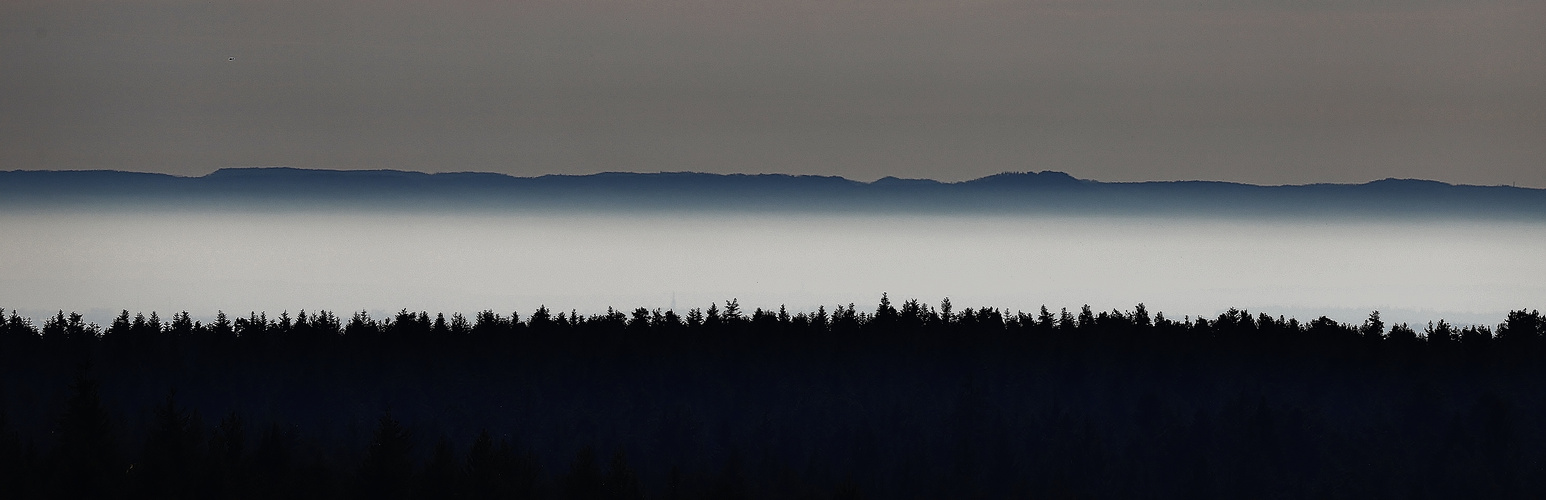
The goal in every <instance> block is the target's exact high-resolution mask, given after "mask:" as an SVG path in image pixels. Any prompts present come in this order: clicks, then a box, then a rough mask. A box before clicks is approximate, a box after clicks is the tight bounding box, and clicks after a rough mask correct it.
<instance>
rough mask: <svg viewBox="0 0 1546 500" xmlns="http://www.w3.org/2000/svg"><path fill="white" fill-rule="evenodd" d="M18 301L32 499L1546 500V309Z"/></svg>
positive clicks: (14, 330)
mask: <svg viewBox="0 0 1546 500" xmlns="http://www.w3.org/2000/svg"><path fill="white" fill-rule="evenodd" d="M3 313H4V310H0V372H3V373H4V377H3V386H0V491H4V492H5V495H4V496H5V497H6V498H17V499H21V498H469V499H470V498H1002V497H1011V496H1019V497H1024V496H1036V497H1047V496H1050V497H1081V498H1094V497H1150V498H1171V497H1187V498H1244V497H1283V498H1303V497H1317V498H1336V497H1349V498H1351V497H1357V498H1368V497H1404V498H1453V497H1458V496H1485V497H1495V498H1507V497H1529V496H1534V495H1535V494H1537V493H1538V492H1540V491H1546V429H1542V428H1541V427H1540V426H1539V425H1535V423H1537V422H1541V421H1546V398H1543V397H1542V396H1543V395H1546V390H1543V388H1542V384H1543V381H1546V363H1543V361H1546V318H1543V317H1542V316H1541V314H1540V313H1539V312H1538V311H1525V310H1519V311H1513V312H1510V313H1509V314H1508V316H1507V317H1506V318H1504V321H1503V322H1502V323H1501V324H1499V325H1497V326H1496V327H1487V326H1477V325H1471V326H1463V327H1457V326H1455V325H1451V324H1449V323H1447V322H1445V321H1442V320H1441V321H1438V322H1436V323H1429V324H1427V325H1419V326H1418V327H1416V328H1414V327H1411V326H1408V325H1406V324H1397V325H1386V324H1384V322H1383V321H1381V319H1380V317H1379V313H1378V312H1375V313H1371V314H1370V315H1369V317H1368V319H1367V320H1365V321H1364V322H1363V323H1360V324H1342V323H1338V322H1335V321H1333V320H1330V319H1328V318H1325V317H1320V318H1316V319H1314V320H1311V321H1309V322H1300V321H1298V320H1296V319H1286V318H1283V317H1281V316H1279V317H1272V316H1269V315H1266V314H1254V315H1253V314H1251V313H1249V312H1247V311H1242V310H1235V309H1231V310H1229V311H1227V312H1224V313H1222V314H1220V315H1219V316H1217V317H1216V318H1200V317H1199V318H1192V317H1186V318H1183V319H1179V320H1177V319H1175V318H1168V317H1166V316H1165V315H1164V314H1161V313H1154V314H1152V315H1151V313H1150V312H1149V311H1148V310H1147V309H1146V308H1145V307H1144V306H1143V305H1142V304H1140V305H1138V306H1137V307H1135V308H1134V309H1132V310H1129V311H1121V310H1112V311H1092V310H1091V309H1090V308H1089V307H1088V306H1085V307H1083V308H1081V309H1080V310H1078V311H1068V310H1066V309H1063V310H1059V311H1056V312H1054V311H1051V310H1049V309H1047V308H1045V307H1043V308H1041V309H1040V310H1039V311H1036V312H1033V313H1024V312H1009V311H1004V310H1000V309H996V308H992V307H981V308H965V309H961V310H956V309H954V308H953V305H952V304H951V303H950V301H949V300H948V299H945V300H944V301H942V302H941V303H940V304H939V305H938V306H932V305H928V304H923V303H920V302H919V301H917V300H908V301H905V302H903V303H901V304H899V305H898V304H893V303H892V302H891V300H890V298H889V297H887V296H885V295H882V297H881V300H880V303H879V304H878V305H877V306H876V307H875V308H874V309H873V310H869V309H868V308H865V309H863V310H861V309H858V308H856V307H855V306H854V305H853V304H849V305H846V306H841V307H834V308H832V309H830V310H828V309H826V308H824V307H823V308H820V309H818V310H816V311H815V312H800V313H790V312H788V311H786V310H785V309H784V308H783V307H780V308H779V309H778V310H764V309H755V310H753V311H750V312H747V311H744V310H743V309H742V308H741V306H740V304H739V303H738V302H737V301H735V300H731V301H727V302H725V303H723V304H713V305H710V306H709V307H707V308H705V309H691V310H689V311H687V312H685V313H681V314H679V313H677V312H675V311H669V310H667V311H662V310H659V309H654V310H650V309H644V308H639V309H634V310H633V311H631V312H624V311H618V310H608V311H607V312H606V313H603V314H594V315H581V314H577V313H575V312H574V311H569V312H555V311H552V310H549V309H547V308H546V307H542V308H539V309H537V310H536V311H534V312H532V313H531V314H530V315H528V316H522V315H520V314H517V313H511V314H508V315H505V314H500V313H496V312H494V311H483V312H480V313H477V314H475V315H473V316H472V317H464V316H462V315H460V314H453V315H451V316H450V317H446V316H445V315H443V314H434V315H431V314H429V313H427V312H411V311H408V310H406V309H405V310H402V311H400V312H398V313H396V314H394V315H390V316H389V317H384V318H374V317H371V316H370V315H369V314H367V313H364V312H359V313H353V314H350V315H348V316H347V317H344V316H338V315H335V314H334V313H331V312H327V311H321V312H315V313H308V312H305V311H301V312H297V313H295V314H294V315H291V314H290V313H288V312H285V313H280V314H279V315H278V316H277V317H270V316H268V315H266V314H261V313H251V314H249V315H247V316H245V317H235V318H232V317H228V316H227V315H226V314H224V313H220V314H219V315H218V316H217V318H216V319H215V320H214V321H213V322H211V323H208V324H206V323H202V322H199V321H194V320H192V319H191V317H190V315H189V314H188V313H187V312H181V313H177V314H174V315H172V316H171V317H170V318H162V317H160V316H159V315H158V314H157V313H154V312H152V313H151V314H150V315H149V316H148V317H147V316H145V315H143V314H133V315H131V314H130V313H129V312H128V311H124V312H123V313H122V314H120V315H119V316H118V317H117V318H115V319H114V320H113V321H112V322H111V323H110V324H108V325H106V326H100V325H96V324H90V323H87V322H86V321H85V320H84V319H83V318H82V316H81V315H79V314H66V313H64V312H62V311H61V312H60V313H58V314H57V315H55V316H53V317H50V318H46V319H44V321H43V322H42V324H41V325H38V324H36V323H34V322H33V321H32V320H30V319H27V318H23V317H20V316H19V315H17V314H16V313H15V312H12V313H10V314H9V315H5V314H3ZM1419 329H1420V330H1419Z"/></svg>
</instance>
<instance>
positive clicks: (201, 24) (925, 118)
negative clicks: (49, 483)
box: [0, 0, 1546, 187]
mask: <svg viewBox="0 0 1546 500" xmlns="http://www.w3.org/2000/svg"><path fill="white" fill-rule="evenodd" d="M255 165H290V166H297V167H309V168H396V169H410V170H421V171H432V172H433V171H466V170H476V171H494V172H504V173H510V174H516V175H539V174H546V173H591V172H599V171H611V170H632V171H645V172H652V171H679V170H694V171H707V172H751V173H756V172H782V173H797V174H835V175H842V176H846V177H850V178H854V179H860V180H871V179H875V178H878V177H882V176H886V175H895V176H900V177H927V178H935V179H941V180H959V179H966V178H973V177H979V176H982V175H987V174H992V173H996V172H1001V171H1007V170H1038V171H1039V170H1062V171H1066V172H1069V173H1072V174H1073V175H1075V176H1079V177H1084V178H1094V179H1100V180H1168V179H1217V180H1230V181H1242V182H1252V183H1265V184H1299V183H1310V182H1361V181H1366V180H1372V179H1379V178H1385V177H1418V178H1431V179H1438V180H1443V181H1448V182H1457V183H1471V184H1517V185H1521V186H1534V187H1546V2H1541V1H1539V0H1526V1H1512V0H1503V1H1490V0H1466V1H1447V0H1429V1H1422V0H1417V1H1396V0H1362V1H1356V0H1355V1H1331V0H1302V1H1288V0H1282V1H1274V0H1228V1H1226V0H1141V1H1140V0H1110V1H1105V0H1092V1H1075V0H1067V1H1058V0H1051V1H991V0H958V1H937V0H886V1H881V0H819V1H818V0H809V1H807V0H757V1H709V0H701V1H675V0H670V1H658V0H633V1H593V0H558V1H509V2H507V1H493V0H489V1H481V0H478V1H474V0H441V1H436V2H428V1H417V2H406V1H392V0H386V1H378V0H372V1H364V0H351V1H325V0H299V1H290V0H242V1H230V2H211V1H185V0H127V1H122V0H112V1H89V2H88V1H73V0H49V1H35V0H7V1H6V2H3V3H0V169H5V170H9V169H77V168H112V169H122V170H138V171H156V172H169V173H176V174H184V175H200V174H204V173H207V172H209V171H212V170H214V169H216V168H220V167H227V166H255Z"/></svg>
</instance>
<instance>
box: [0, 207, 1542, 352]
mask: <svg viewBox="0 0 1546 500" xmlns="http://www.w3.org/2000/svg"><path fill="white" fill-rule="evenodd" d="M0 227H3V228H5V237H4V238H3V239H0V261H3V262H4V266H3V268H4V270H3V271H0V307H3V308H6V309H16V310H19V311H20V312H21V313H22V314H23V315H26V316H31V317H33V318H34V319H35V320H37V321H41V320H42V319H43V318H42V316H43V315H45V314H47V315H51V314H53V313H55V312H56V311H59V310H63V311H65V312H67V313H68V312H70V311H79V312H82V313H84V314H86V316H87V319H89V320H92V321H96V322H99V323H105V322H106V321H108V320H109V319H110V317H111V316H112V315H114V314H116V313H117V311H118V310H121V309H127V310H129V311H130V312H131V313H133V312H144V313H145V314H147V315H148V314H149V313H150V312H151V311H157V312H160V313H161V315H162V317H166V316H168V315H170V314H171V313H173V312H177V311H183V310H186V311H189V312H190V313H192V314H193V316H194V317H195V318H205V319H207V318H210V317H213V316H214V315H215V313H216V311H218V310H223V311H225V312H226V313H228V314H232V315H246V314H247V313H248V312H249V311H259V312H267V313H268V314H269V315H271V316H272V315H276V314H278V313H280V312H281V311H290V312H292V313H293V312H295V311H298V310H301V309H305V310H307V311H316V310H319V309H327V310H331V311H334V312H337V313H340V314H342V315H347V314H348V313H349V312H352V311H360V310H365V311H369V312H371V313H372V314H384V313H387V312H389V311H396V310H398V309H401V308H407V309H410V310H414V311H420V310H423V311H428V312H430V313H431V314H433V313H435V312H445V313H447V314H449V313H452V312H462V313H473V312H477V311H480V310H484V309H492V310H494V311H496V312H499V313H501V314H509V313H510V312H512V311H514V312H519V313H521V315H522V316H523V317H524V316H527V315H529V314H530V313H531V311H532V310H534V309H536V308H537V307H538V306H539V305H547V306H548V307H550V308H554V309H558V310H564V311H568V310H570V309H574V310H577V311H579V312H580V313H582V314H590V313H597V312H603V311H605V310H606V308H607V307H616V308H618V309H623V310H632V309H633V308H636V307H641V306H642V307H647V308H652V309H653V308H672V307H675V308H676V309H677V310H678V311H685V310H687V309H689V308H693V307H707V306H708V305H709V304H710V303H721V304H722V303H723V301H725V300H728V299H732V298H735V299H738V300H739V302H740V304H741V306H742V307H743V309H744V310H746V311H751V310H753V309H755V308H759V307H760V308H772V309H777V308H778V307H779V306H780V305H787V307H788V308H789V309H790V311H791V312H794V311H812V310H815V309H816V307H817V306H820V305H825V306H826V307H827V308H828V309H830V308H831V307H832V306H834V305H837V304H843V305H846V304H848V303H850V302H852V303H855V304H856V305H857V307H858V308H859V309H861V310H873V309H874V307H875V303H876V302H877V301H878V300H879V298H880V294H881V293H882V292H887V293H889V294H890V297H891V298H892V300H893V301H898V302H899V301H901V300H906V299H909V298H917V299H919V300H920V301H923V302H925V303H928V304H932V305H936V306H937V305H938V303H939V300H940V299H941V298H943V297H949V298H950V299H951V301H952V302H953V303H954V304H955V307H956V308H957V309H960V308H964V307H980V306H992V307H998V308H1002V309H1006V310H1008V311H1011V312H1012V311H1015V310H1023V311H1027V312H1031V311H1036V310H1037V309H1038V308H1039V307H1041V306H1042V305H1046V306H1047V307H1049V308H1051V309H1052V310H1053V311H1057V310H1058V309H1059V308H1062V307H1067V308H1069V309H1070V310H1077V308H1078V307H1080V306H1081V305H1084V304H1089V305H1090V306H1091V307H1093V308H1095V309H1096V310H1110V309H1113V308H1116V309H1122V310H1129V309H1131V308H1132V307H1133V306H1134V305H1135V304H1137V303H1139V302H1142V303H1144V304H1145V305H1146V306H1147V307H1148V309H1149V310H1150V311H1161V312H1163V313H1165V314H1166V315H1167V316H1169V317H1175V318H1178V319H1179V318H1181V317H1183V316H1186V315H1191V316H1196V315H1207V316H1212V315H1216V314H1218V313H1219V312H1221V311H1222V310H1224V309H1227V308H1230V307H1236V308H1243V309H1247V310H1249V311H1251V312H1252V313H1253V314H1254V313H1258V312H1261V313H1268V314H1271V315H1274V316H1277V315H1286V316H1290V317H1298V318H1299V319H1301V320H1302V321H1303V320H1308V319H1312V318H1314V317H1316V316H1320V315H1323V314H1324V315H1327V316H1329V317H1331V318H1332V319H1335V320H1337V321H1341V322H1349V323H1356V322H1361V321H1362V320H1363V319H1364V317H1365V316H1366V315H1367V314H1368V312H1369V311H1370V310H1376V309H1377V310H1379V311H1381V313H1382V316H1383V317H1384V319H1385V320H1386V322H1387V323H1395V322H1411V323H1413V324H1425V323H1426V322H1427V321H1430V320H1438V319H1441V318H1443V319H1447V320H1449V321H1451V322H1455V323H1480V324H1488V325H1495V324H1496V323H1498V322H1501V321H1502V319H1503V317H1504V315H1505V314H1506V313H1507V311H1509V310H1511V309H1520V308H1525V309H1541V308H1546V280H1543V279H1542V277H1543V276H1546V259H1543V258H1541V249H1542V248H1546V224H1542V223H1533V224H1532V223H1497V224H1485V223H1476V222H1474V221H1470V222H1413V221H1405V222H1400V221H1396V222H1392V221H1372V220H1364V221H1358V220H1351V221H1332V220H1304V221H1282V220H1274V221H1256V220H1242V219H1234V220H1223V219H1161V218H1136V217H1135V218H1080V217H1034V216H1015V217H980V216H979V217H947V216H894V217H885V216H881V217H874V216H863V217H858V216H841V215H832V216H802V217H790V216H787V215H778V216H774V215H768V216H748V215H734V216H730V215H726V216H716V215H660V214H647V215H623V214H587V215H572V216H554V215H510V214H495V215H491V214H444V215H413V216H403V215H377V214H359V213H336V212H335V213H325V214H259V213H253V214H235V215H233V214H230V213H224V214H205V213H185V212H156V213H140V214H133V213H118V214H101V213H96V214H92V213H75V214H46V215H45V214H0ZM1419 330H1420V328H1419Z"/></svg>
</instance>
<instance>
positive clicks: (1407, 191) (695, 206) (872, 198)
mask: <svg viewBox="0 0 1546 500" xmlns="http://www.w3.org/2000/svg"><path fill="white" fill-rule="evenodd" d="M101 206H123V207H131V206H147V207H189V208H233V209H240V208H264V209H281V210H283V209H311V208H319V207H335V208H359V209H403V210H434V209H496V210H537V211H541V210H584V209H598V210H605V209H630V210H632V209H642V210H756V211H768V210H774V211H785V210H787V211H844V212H852V211H859V212H872V211H873V212H896V211H901V212H957V213H1024V212H1039V213H1083V214H1105V213H1111V214H1118V213H1129V214H1131V213H1139V214H1182V213H1209V214H1219V215H1230V214H1239V215H1257V216H1273V215H1282V216H1300V215H1339V214H1358V215H1395V216H1401V215H1413V216H1456V217H1508V218H1527V219H1537V220H1538V219H1540V218H1541V217H1546V190H1543V189H1529V188H1517V187H1508V186H1468V185H1451V184H1445V183H1441V182H1435V181H1424V180H1412V179H1385V180H1380V181H1374V182H1369V183H1364V184H1309V185H1299V186H1257V185H1250V184H1238V183H1230V182H1212V181H1171V182H1099V181H1091V180H1084V179H1077V178H1074V177H1073V176H1070V175H1068V174H1066V173H1062V172H1053V171H1046V172H1007V173H1002V174H997V175H991V176H987V177H983V178H980V179H973V180H969V181H963V182H948V183H947V182H939V181H933V180H927V179H898V178H895V177H886V178H883V179H880V180H877V181H875V182H868V183H866V182H858V181H853V180H849V179H844V178H842V177H831V176H810V175H783V174H757V175H747V174H731V175H723V174H706V173H693V172H669V173H627V172H607V173H600V174H592V175H544V176H540V177H513V176H508V175H503V174H494V173H478V172H460V173H438V174H426V173H421V172H404V171H397V170H310V169H298V168H226V169H221V170H218V171H215V172H213V173H211V174H209V175H205V176H202V177H178V176H173V175H165V174H150V173H134V172H119V171H26V170H18V171H0V209H5V210H27V209H46V210H52V209H67V208H92V207H101Z"/></svg>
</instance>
